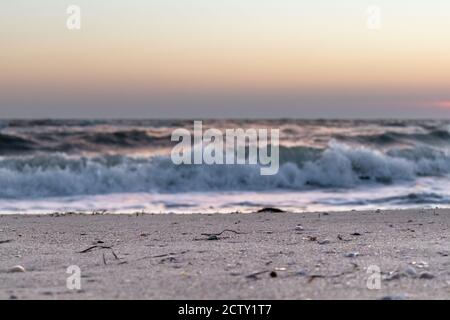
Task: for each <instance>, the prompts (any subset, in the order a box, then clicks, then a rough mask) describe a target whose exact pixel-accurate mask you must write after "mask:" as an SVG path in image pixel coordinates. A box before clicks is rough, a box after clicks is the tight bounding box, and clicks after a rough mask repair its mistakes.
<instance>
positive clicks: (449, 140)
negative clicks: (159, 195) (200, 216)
mask: <svg viewBox="0 0 450 320" xmlns="http://www.w3.org/2000/svg"><path fill="white" fill-rule="evenodd" d="M335 139H338V140H340V141H343V142H357V143H360V144H363V145H366V144H370V145H380V146H384V145H391V144H405V143H406V144H417V143H426V144H432V145H442V144H450V133H449V132H448V131H447V130H442V129H435V130H431V131H429V132H427V133H402V132H395V131H386V132H383V133H381V134H373V135H355V136H343V135H337V136H336V137H335Z"/></svg>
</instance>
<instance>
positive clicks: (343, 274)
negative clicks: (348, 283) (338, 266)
mask: <svg viewBox="0 0 450 320" xmlns="http://www.w3.org/2000/svg"><path fill="white" fill-rule="evenodd" d="M352 265H353V268H352V269H351V270H346V271H343V272H340V273H335V274H331V275H324V274H312V275H310V276H309V280H308V283H309V282H312V281H313V280H314V279H316V278H321V279H323V278H339V277H342V276H345V275H347V274H351V273H353V272H355V271H356V270H358V265H357V264H356V263H352Z"/></svg>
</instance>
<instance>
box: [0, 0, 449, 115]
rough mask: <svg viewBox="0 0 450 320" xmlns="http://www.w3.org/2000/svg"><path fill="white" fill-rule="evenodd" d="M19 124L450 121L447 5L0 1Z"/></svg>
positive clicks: (1, 35) (4, 86) (3, 71)
mask: <svg viewBox="0 0 450 320" xmlns="http://www.w3.org/2000/svg"><path fill="white" fill-rule="evenodd" d="M71 4H75V5H78V6H79V7H80V8H81V30H79V31H69V30H68V29H67V28H66V19H67V17H68V15H67V14H66V8H67V7H68V6H69V5H71ZM371 5H377V6H379V7H380V8H381V18H382V20H381V29H379V30H371V29H369V28H367V25H366V23H367V19H368V14H367V12H366V9H367V8H368V7H369V6H371ZM17 117H39V118H42V117H50V118H55V117H57V118H60V117H75V118H91V117H94V118H105V117H107V118H123V117H128V118H142V117H145V118H167V117H174V118H180V117H189V118H200V117H201V118H208V117H210V118H211V117H296V118H310V117H317V118H323V117H328V118H336V117H341V118H345V117H377V118H386V117H396V118H413V117H426V118H433V117H448V118H450V1H448V0H431V1H420V0H410V1H392V0H373V1H364V0H341V1H335V0H314V1H313V0H309V1H302V0H225V1H224V0H220V1H219V0H147V1H144V0H142V1H139V0H128V1H124V0H122V1H118V0H94V1H93V0H73V1H55V0H41V1H32V0H27V1H24V0H14V1H0V118H17Z"/></svg>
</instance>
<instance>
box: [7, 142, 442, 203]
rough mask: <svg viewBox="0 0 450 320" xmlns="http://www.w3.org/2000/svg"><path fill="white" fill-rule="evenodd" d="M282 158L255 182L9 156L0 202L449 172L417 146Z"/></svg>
mask: <svg viewBox="0 0 450 320" xmlns="http://www.w3.org/2000/svg"><path fill="white" fill-rule="evenodd" d="M285 152H287V151H285ZM311 152H312V153H314V156H311ZM289 155H290V156H291V157H293V158H289V159H286V158H285V159H283V158H281V165H280V170H279V172H278V174H277V175H275V176H261V175H260V170H259V169H260V168H259V166H257V165H211V166H210V165H181V166H176V165H174V164H173V163H172V162H171V160H170V158H169V157H166V156H157V157H152V158H132V157H127V156H120V155H103V156H98V157H92V158H88V157H69V156H67V155H63V154H59V155H55V154H53V155H40V156H33V157H23V156H22V157H8V158H2V159H0V186H1V188H0V198H39V197H61V196H75V195H97V194H110V193H127V192H153V193H172V192H193V191H236V190H246V191H261V190H278V189H282V190H305V189H314V188H352V187H355V186H358V185H365V184H391V183H396V182H401V181H407V180H414V179H416V178H418V177H420V176H442V175H446V174H448V173H450V156H449V155H448V154H446V153H445V152H444V151H434V153H431V152H429V150H428V151H427V150H425V149H423V148H422V149H410V150H400V149H399V150H397V152H396V153H395V152H391V153H390V154H387V153H382V152H380V151H377V150H374V149H369V148H365V147H351V146H348V145H345V144H341V143H337V142H332V143H330V145H329V147H328V148H327V149H326V150H323V151H321V152H320V153H319V151H318V150H315V151H311V150H309V151H306V150H305V149H298V148H294V149H292V153H290V154H289ZM282 157H283V155H282ZM295 157H297V158H295Z"/></svg>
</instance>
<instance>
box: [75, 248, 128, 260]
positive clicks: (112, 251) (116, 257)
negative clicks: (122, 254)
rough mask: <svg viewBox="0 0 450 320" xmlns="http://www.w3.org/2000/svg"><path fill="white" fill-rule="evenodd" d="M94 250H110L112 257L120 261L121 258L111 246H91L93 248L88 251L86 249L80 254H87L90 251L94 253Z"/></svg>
mask: <svg viewBox="0 0 450 320" xmlns="http://www.w3.org/2000/svg"><path fill="white" fill-rule="evenodd" d="M94 249H109V250H111V253H112V255H113V256H114V258H115V259H116V260H120V259H119V257H118V256H117V254H116V253H115V252H114V250H113V248H112V247H110V246H99V245H95V246H91V247H89V248H87V249H84V250H83V251H80V252H79V253H87V252H90V251H92V250H94Z"/></svg>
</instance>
